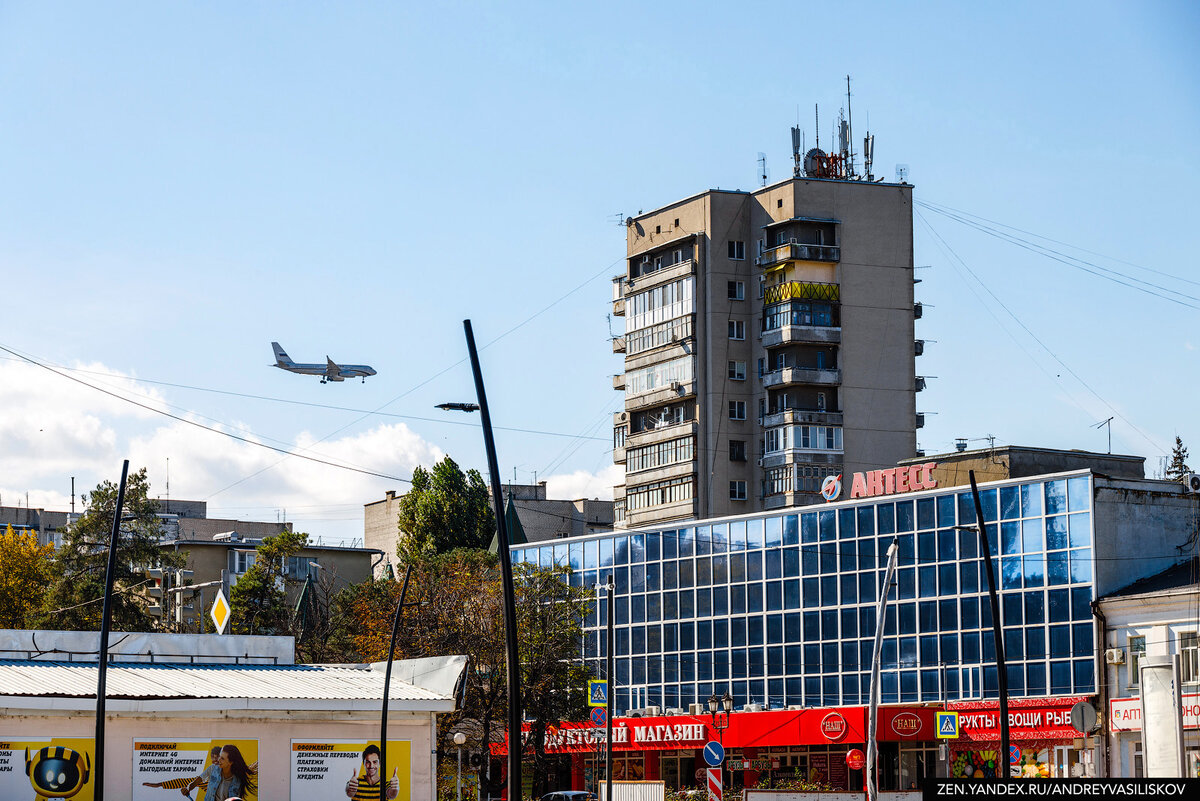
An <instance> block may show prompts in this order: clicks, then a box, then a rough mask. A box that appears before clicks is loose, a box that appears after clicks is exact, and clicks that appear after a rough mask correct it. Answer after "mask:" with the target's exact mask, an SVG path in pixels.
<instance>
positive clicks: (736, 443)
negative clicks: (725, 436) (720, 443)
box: [729, 439, 746, 462]
mask: <svg viewBox="0 0 1200 801" xmlns="http://www.w3.org/2000/svg"><path fill="white" fill-rule="evenodd" d="M729 461H731V462H744V461H746V441H745V440H744V439H731V440H729Z"/></svg>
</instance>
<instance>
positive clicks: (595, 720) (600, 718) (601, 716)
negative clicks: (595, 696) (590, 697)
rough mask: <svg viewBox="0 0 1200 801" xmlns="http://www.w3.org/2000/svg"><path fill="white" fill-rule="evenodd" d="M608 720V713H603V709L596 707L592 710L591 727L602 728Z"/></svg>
mask: <svg viewBox="0 0 1200 801" xmlns="http://www.w3.org/2000/svg"><path fill="white" fill-rule="evenodd" d="M607 720H608V713H607V712H605V711H604V707H602V706H598V707H596V708H595V709H593V710H592V725H594V726H603V725H604V724H605V722H606V721H607Z"/></svg>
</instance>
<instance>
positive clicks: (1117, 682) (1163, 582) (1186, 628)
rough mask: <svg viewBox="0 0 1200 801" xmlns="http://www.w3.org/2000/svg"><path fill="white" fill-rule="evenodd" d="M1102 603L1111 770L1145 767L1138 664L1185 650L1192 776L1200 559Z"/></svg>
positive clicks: (1196, 741)
mask: <svg viewBox="0 0 1200 801" xmlns="http://www.w3.org/2000/svg"><path fill="white" fill-rule="evenodd" d="M1193 519H1195V518H1193ZM1192 550H1193V553H1194V552H1195V550H1196V545H1195V543H1193V545H1192ZM1126 558H1127V559H1129V560H1130V561H1132V560H1135V559H1136V558H1137V556H1136V554H1132V553H1131V554H1129V555H1128V556H1127V557H1126ZM1097 607H1098V609H1097V613H1098V614H1097V617H1098V619H1099V621H1100V637H1099V640H1098V641H1099V643H1100V649H1099V650H1101V651H1102V656H1103V661H1104V674H1103V675H1104V681H1103V683H1102V686H1101V692H1102V694H1103V695H1104V696H1106V698H1105V701H1106V702H1107V703H1106V708H1105V711H1106V715H1105V717H1106V720H1107V726H1105V729H1106V731H1105V734H1106V743H1105V749H1106V754H1105V757H1106V760H1107V762H1108V769H1109V771H1110V772H1109V775H1110V776H1122V777H1142V776H1143V775H1145V774H1144V771H1143V761H1142V737H1141V732H1142V705H1141V698H1140V694H1139V693H1140V689H1141V687H1140V677H1139V676H1138V667H1139V664H1140V662H1141V660H1142V658H1143V657H1146V656H1170V655H1174V654H1178V655H1179V657H1180V679H1181V680H1182V682H1183V684H1182V696H1183V724H1184V756H1185V763H1184V764H1185V767H1186V768H1187V775H1188V776H1193V777H1200V639H1198V637H1200V559H1197V558H1196V557H1193V558H1192V559H1189V560H1188V561H1186V562H1182V563H1180V564H1177V565H1173V566H1171V567H1169V568H1167V569H1166V570H1163V571H1162V572H1160V573H1157V574H1155V575H1153V576H1148V577H1146V578H1143V579H1140V580H1138V581H1135V582H1133V583H1132V584H1130V585H1129V586H1127V587H1124V588H1122V589H1120V590H1117V591H1116V592H1112V593H1109V594H1108V595H1106V596H1104V597H1103V598H1101V599H1100V600H1099V601H1098V602H1097Z"/></svg>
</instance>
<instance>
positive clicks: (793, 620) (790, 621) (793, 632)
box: [767, 612, 820, 642]
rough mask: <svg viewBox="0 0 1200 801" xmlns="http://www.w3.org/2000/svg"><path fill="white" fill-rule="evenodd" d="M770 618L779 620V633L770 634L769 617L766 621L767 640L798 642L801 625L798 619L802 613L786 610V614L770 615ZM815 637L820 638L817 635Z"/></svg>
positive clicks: (800, 637)
mask: <svg viewBox="0 0 1200 801" xmlns="http://www.w3.org/2000/svg"><path fill="white" fill-rule="evenodd" d="M771 617H772V618H778V619H779V620H780V626H781V629H780V632H781V633H780V634H777V635H775V636H772V631H773V629H772V628H771V626H770V619H768V621H767V623H768V625H767V641H768V642H785V641H786V642H800V640H801V639H803V638H802V636H801V625H800V620H801V617H802V615H801V614H800V613H799V612H788V613H787V614H786V615H771ZM817 639H820V637H818V638H817Z"/></svg>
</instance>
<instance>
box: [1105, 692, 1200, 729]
mask: <svg viewBox="0 0 1200 801" xmlns="http://www.w3.org/2000/svg"><path fill="white" fill-rule="evenodd" d="M1108 719H1109V721H1110V724H1111V726H1112V730H1113V731H1141V730H1142V699H1141V698H1113V699H1112V700H1110V701H1109V702H1108ZM1183 727H1184V728H1185V729H1200V693H1186V694H1185V695H1184V696H1183Z"/></svg>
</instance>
